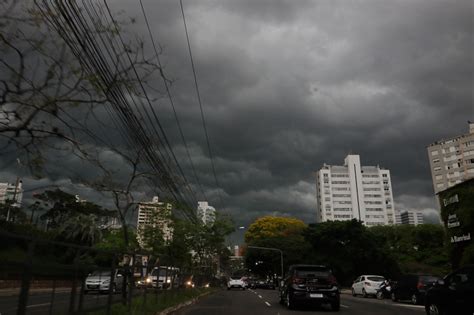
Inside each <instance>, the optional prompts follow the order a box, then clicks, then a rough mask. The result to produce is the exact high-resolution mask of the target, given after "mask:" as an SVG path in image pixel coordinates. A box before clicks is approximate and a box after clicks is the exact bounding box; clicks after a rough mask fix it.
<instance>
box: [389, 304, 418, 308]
mask: <svg viewBox="0 0 474 315" xmlns="http://www.w3.org/2000/svg"><path fill="white" fill-rule="evenodd" d="M391 305H394V306H402V307H411V308H425V307H424V306H423V305H407V304H391Z"/></svg>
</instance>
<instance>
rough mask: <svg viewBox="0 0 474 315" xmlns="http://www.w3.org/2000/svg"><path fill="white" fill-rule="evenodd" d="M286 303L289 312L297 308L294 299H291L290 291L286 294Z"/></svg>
mask: <svg viewBox="0 0 474 315" xmlns="http://www.w3.org/2000/svg"><path fill="white" fill-rule="evenodd" d="M285 302H286V308H288V309H289V310H292V309H294V308H295V306H294V305H293V299H292V298H291V294H290V291H288V292H286V299H285Z"/></svg>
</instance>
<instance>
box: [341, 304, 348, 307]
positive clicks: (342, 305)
mask: <svg viewBox="0 0 474 315" xmlns="http://www.w3.org/2000/svg"><path fill="white" fill-rule="evenodd" d="M341 307H344V308H349V306H347V305H344V304H341Z"/></svg>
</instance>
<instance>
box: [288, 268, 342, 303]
mask: <svg viewBox="0 0 474 315" xmlns="http://www.w3.org/2000/svg"><path fill="white" fill-rule="evenodd" d="M340 301H341V300H340V290H339V286H338V284H337V280H336V278H335V277H334V275H333V274H332V271H331V269H330V268H328V267H326V266H322V265H292V266H290V267H289V270H288V273H287V276H286V278H285V279H284V280H282V283H281V286H280V303H281V304H285V305H286V307H287V308H288V309H293V308H295V307H296V306H298V305H300V304H317V305H321V304H330V305H331V308H332V309H333V310H334V311H339V309H340V305H341V303H340Z"/></svg>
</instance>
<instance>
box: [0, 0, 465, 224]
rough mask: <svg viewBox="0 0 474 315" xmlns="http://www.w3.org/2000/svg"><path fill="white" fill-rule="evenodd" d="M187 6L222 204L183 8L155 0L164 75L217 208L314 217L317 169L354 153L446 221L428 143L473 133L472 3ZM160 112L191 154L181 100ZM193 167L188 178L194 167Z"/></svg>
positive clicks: (64, 178) (129, 9)
mask: <svg viewBox="0 0 474 315" xmlns="http://www.w3.org/2000/svg"><path fill="white" fill-rule="evenodd" d="M132 2H133V3H132ZM135 2H136V3H135ZM183 3H184V9H185V14H186V18H187V26H188V31H189V36H190V41H191V47H192V50H193V55H194V56H193V57H194V62H195V66H196V72H197V77H198V83H199V87H200V92H201V98H202V102H203V106H204V112H205V114H206V123H207V127H208V133H209V138H210V143H211V147H212V150H213V154H214V162H215V166H216V171H217V177H218V180H219V183H220V186H221V187H220V189H221V196H222V201H223V202H222V203H221V202H220V200H219V199H218V198H217V195H218V194H217V190H216V187H215V185H214V180H213V177H212V172H211V166H210V162H209V155H208V152H207V147H206V142H205V137H204V131H203V128H202V122H201V117H200V111H199V105H198V102H197V98H196V92H195V90H194V89H193V88H194V81H193V77H192V70H191V64H190V59H189V55H188V51H187V43H186V37H185V32H184V26H183V20H182V16H181V11H180V6H179V1H177V0H173V1H171V0H160V1H151V0H143V5H144V7H145V9H146V12H147V15H148V19H149V22H150V25H151V30H152V32H153V35H154V38H155V40H156V41H157V42H158V43H159V44H160V45H161V46H162V48H163V55H162V57H161V58H162V59H161V61H162V63H163V65H164V72H165V73H166V75H167V76H168V77H170V78H172V79H173V80H174V83H173V85H172V89H171V92H172V94H173V96H174V98H175V105H176V110H177V113H178V115H179V118H180V120H181V124H182V126H183V132H184V135H185V137H186V140H187V142H188V144H189V146H190V151H191V155H192V157H193V162H194V164H195V165H196V167H197V171H198V173H199V175H200V177H201V181H202V183H203V184H204V186H205V190H206V194H207V195H208V196H209V197H210V199H211V200H210V201H211V203H212V204H213V205H215V207H216V208H217V209H218V210H220V211H224V212H227V213H230V214H232V215H233V217H234V220H235V221H236V224H237V225H239V226H240V225H244V226H246V225H248V224H249V223H251V222H252V221H253V220H255V219H256V218H257V217H259V216H262V215H266V214H274V215H288V216H294V217H297V218H300V219H302V220H304V221H305V222H307V223H310V222H314V221H315V205H316V199H315V181H314V172H315V171H317V170H318V169H319V168H320V167H321V166H322V164H323V163H328V164H342V163H343V160H344V157H345V156H346V155H347V154H348V153H356V154H360V155H361V161H362V164H363V165H380V166H382V167H384V168H388V169H389V170H390V171H391V174H392V185H393V189H394V198H395V203H396V207H397V208H398V209H420V210H424V211H426V213H427V217H429V218H430V219H431V220H435V219H436V216H435V211H437V210H438V207H437V205H436V202H435V198H434V193H433V187H432V183H431V176H430V171H429V164H428V159H427V153H426V146H427V145H428V144H430V143H432V142H434V141H436V140H438V139H441V138H446V137H450V136H454V135H459V134H463V133H467V129H468V125H467V120H468V119H471V120H473V119H474V100H473V98H474V97H473V90H474V86H473V82H474V80H473V65H474V60H473V56H474V52H473V33H474V26H473V3H472V1H470V0H457V1H439V0H390V1H388V0H387V1H380V0H372V1H370V0H360V1H355V0H353V1H350V0H343V1H337V0H331V1H329V0H322V1H304V0H300V1H294V0H287V1H284V0H239V1H237V0H198V1H191V0H183ZM109 5H110V7H111V8H112V10H114V11H123V13H122V15H123V16H130V17H134V18H136V23H135V24H133V25H130V26H129V29H128V31H129V32H134V33H137V34H139V35H140V36H142V37H143V39H144V40H145V44H146V46H145V48H146V49H148V52H149V53H150V54H151V52H152V51H151V43H150V40H149V38H148V33H147V30H146V28H145V24H144V19H143V15H142V14H141V11H140V6H139V2H138V1H128V0H127V1H109ZM155 80H156V87H157V89H158V90H160V89H161V90H162V86H160V84H161V83H160V80H159V77H158V76H156V78H155ZM149 93H150V94H154V93H157V92H155V91H150V92H149ZM154 96H158V95H154ZM155 105H156V108H157V109H158V110H159V112H160V115H161V117H162V119H163V121H164V127H165V130H166V131H167V133H168V134H169V135H170V138H171V139H172V141H173V144H174V149H175V151H176V152H177V154H178V156H184V149H183V147H182V146H181V142H180V141H179V138H178V130H177V128H176V124H175V122H174V120H172V116H171V113H172V112H171V108H170V106H169V103H167V101H166V99H164V98H162V99H160V100H159V101H157V103H156V104H155ZM181 164H182V165H183V167H184V169H185V172H190V170H189V165H188V162H187V161H186V160H185V159H183V160H182V163H181ZM14 173H15V172H14V171H12V169H9V170H6V169H5V168H4V169H3V170H2V171H1V173H0V175H2V176H3V177H4V178H7V179H9V180H12V178H14ZM68 178H69V177H68V175H67V173H66V172H65V173H63V174H62V173H61V171H58V172H55V175H54V178H44V179H42V180H41V181H33V180H31V179H28V178H27V176H26V177H25V184H30V185H31V186H32V187H35V186H40V185H43V184H48V183H51V182H56V183H62V184H63V185H68V186H71V187H72V186H73V183H70V180H69V179H68ZM25 188H27V187H25ZM84 193H85V194H86V195H87V194H88V193H87V192H84ZM91 194H92V193H91ZM144 198H151V196H144Z"/></svg>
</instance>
